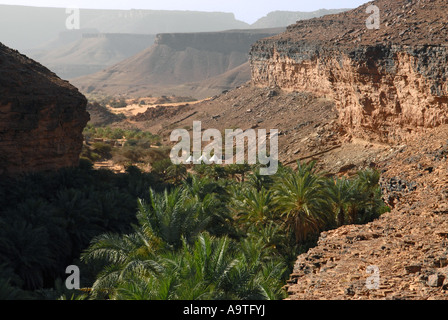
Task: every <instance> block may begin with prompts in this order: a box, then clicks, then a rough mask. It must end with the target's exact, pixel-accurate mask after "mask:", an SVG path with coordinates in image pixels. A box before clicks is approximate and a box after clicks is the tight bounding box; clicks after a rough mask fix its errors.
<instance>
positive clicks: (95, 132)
mask: <svg viewBox="0 0 448 320" xmlns="http://www.w3.org/2000/svg"><path fill="white" fill-rule="evenodd" d="M83 134H84V137H86V141H89V143H88V144H86V145H84V147H83V150H82V153H81V158H82V159H87V160H90V161H93V162H96V161H103V160H110V159H113V160H114V162H115V163H117V164H121V165H124V166H125V167H128V166H131V165H134V164H138V163H150V164H153V163H154V162H156V161H159V160H161V159H165V158H166V157H167V155H168V154H169V150H168V149H167V148H161V147H160V145H161V144H160V137H158V136H155V135H153V134H151V133H150V132H145V131H141V130H137V129H134V130H124V129H121V128H111V127H107V126H106V127H96V126H93V125H92V124H88V125H87V127H86V128H85V129H84V132H83ZM95 139H99V140H100V141H97V142H95ZM117 140H119V144H120V146H118V147H117V144H116V143H115V142H117Z"/></svg>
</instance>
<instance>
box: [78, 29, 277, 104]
mask: <svg viewBox="0 0 448 320" xmlns="http://www.w3.org/2000/svg"><path fill="white" fill-rule="evenodd" d="M283 30H284V28H279V29H266V30H264V29H262V30H234V31H223V32H204V33H167V34H159V35H157V38H156V41H155V44H154V45H153V46H152V47H150V48H148V49H147V50H144V51H143V52H141V53H138V54H137V55H135V56H133V57H131V58H129V59H127V60H125V61H123V62H120V63H118V64H116V65H114V66H112V67H110V68H107V69H105V70H102V71H100V72H98V73H95V74H93V75H89V76H85V77H81V78H77V79H73V81H72V82H73V84H74V85H76V86H77V87H78V88H79V89H80V90H81V91H82V92H84V93H87V94H90V93H92V94H103V95H109V94H125V95H128V96H145V95H149V94H151V95H171V94H176V95H182V96H190V95H191V96H193V97H195V98H206V97H210V96H213V95H215V94H217V93H220V92H222V91H223V90H227V89H231V88H233V87H235V86H238V85H240V84H242V83H245V82H247V81H248V80H250V71H249V68H248V64H247V62H248V52H249V50H250V46H251V45H252V44H253V43H254V42H255V41H257V40H259V39H261V38H265V37H268V36H272V35H274V34H278V33H279V32H281V31H283Z"/></svg>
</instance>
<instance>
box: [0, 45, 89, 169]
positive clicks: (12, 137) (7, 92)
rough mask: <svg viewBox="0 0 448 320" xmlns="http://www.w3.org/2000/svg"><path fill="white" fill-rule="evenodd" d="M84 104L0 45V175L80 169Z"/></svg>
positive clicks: (49, 75) (35, 65)
mask: <svg viewBox="0 0 448 320" xmlns="http://www.w3.org/2000/svg"><path fill="white" fill-rule="evenodd" d="M86 104H87V100H86V98H85V97H84V96H83V95H82V94H80V93H79V91H78V90H77V89H76V88H75V87H73V86H72V85H70V84H69V83H68V82H66V81H63V80H61V79H60V78H58V77H57V76H56V75H55V74H54V73H52V72H50V71H49V70H48V69H46V68H45V67H43V66H42V65H40V64H38V63H36V62H35V61H33V60H31V59H29V58H27V57H26V56H24V55H21V54H20V53H19V52H17V51H15V50H12V49H10V48H8V47H6V46H4V45H2V44H1V43H0V175H1V174H6V175H15V174H19V173H24V172H37V171H46V170H56V169H59V168H62V167H71V166H76V165H77V164H78V160H79V154H80V152H81V148H82V141H83V137H82V130H83V128H84V127H85V125H86V123H87V121H88V120H89V114H88V113H87V111H86Z"/></svg>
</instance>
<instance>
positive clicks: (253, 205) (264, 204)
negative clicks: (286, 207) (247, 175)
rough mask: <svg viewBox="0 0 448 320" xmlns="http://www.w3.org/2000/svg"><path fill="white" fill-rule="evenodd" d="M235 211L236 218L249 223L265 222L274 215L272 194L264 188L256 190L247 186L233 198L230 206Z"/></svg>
mask: <svg viewBox="0 0 448 320" xmlns="http://www.w3.org/2000/svg"><path fill="white" fill-rule="evenodd" d="M230 207H231V209H232V210H233V211H235V212H236V213H237V216H238V219H239V220H240V221H243V222H245V223H247V224H249V225H252V224H255V225H257V226H258V225H260V224H262V225H263V224H265V223H267V222H268V221H273V220H274V219H275V218H276V217H275V205H274V194H273V192H272V191H268V190H266V189H265V188H261V190H259V191H258V190H256V189H255V188H252V187H249V188H247V189H246V190H245V192H243V193H242V194H241V195H239V196H238V195H237V196H236V197H234V199H233V203H232V205H231V206H230Z"/></svg>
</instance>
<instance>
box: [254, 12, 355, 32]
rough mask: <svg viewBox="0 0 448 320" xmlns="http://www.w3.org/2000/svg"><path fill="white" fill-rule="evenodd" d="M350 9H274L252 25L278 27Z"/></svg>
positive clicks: (255, 26) (255, 27) (256, 26)
mask: <svg viewBox="0 0 448 320" xmlns="http://www.w3.org/2000/svg"><path fill="white" fill-rule="evenodd" d="M348 10H349V9H319V10H316V11H312V12H302V11H273V12H270V13H268V14H267V15H266V16H264V17H262V18H260V19H258V20H257V21H256V22H255V23H253V24H252V25H251V28H254V29H259V28H276V27H286V26H288V25H291V24H295V23H296V22H297V21H300V20H307V19H312V18H319V17H322V16H324V15H328V14H336V13H341V12H344V11H348Z"/></svg>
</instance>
